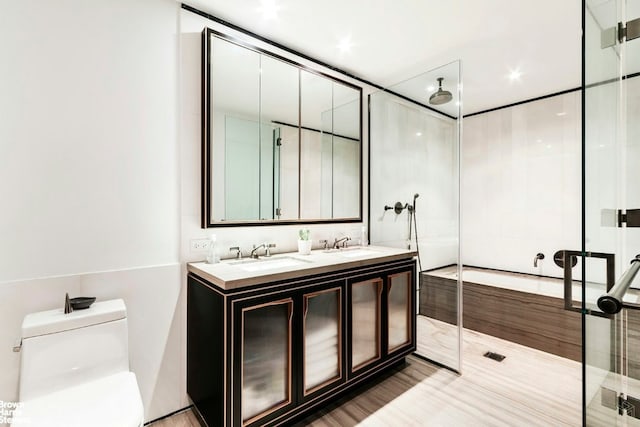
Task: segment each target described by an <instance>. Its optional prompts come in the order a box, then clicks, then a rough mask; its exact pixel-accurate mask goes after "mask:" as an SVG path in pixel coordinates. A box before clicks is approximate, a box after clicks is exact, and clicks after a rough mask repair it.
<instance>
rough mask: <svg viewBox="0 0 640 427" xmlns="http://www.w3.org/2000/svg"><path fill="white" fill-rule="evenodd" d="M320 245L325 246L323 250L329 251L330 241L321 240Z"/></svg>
mask: <svg viewBox="0 0 640 427" xmlns="http://www.w3.org/2000/svg"><path fill="white" fill-rule="evenodd" d="M320 244H321V245H322V246H323V249H325V250H327V249H329V241H328V240H327V239H322V240H320Z"/></svg>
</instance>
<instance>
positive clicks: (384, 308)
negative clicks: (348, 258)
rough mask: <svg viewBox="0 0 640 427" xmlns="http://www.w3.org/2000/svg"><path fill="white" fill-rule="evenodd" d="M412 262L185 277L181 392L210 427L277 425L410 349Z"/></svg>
mask: <svg viewBox="0 0 640 427" xmlns="http://www.w3.org/2000/svg"><path fill="white" fill-rule="evenodd" d="M414 278H415V261H414V260H412V259H406V260H403V261H395V262H389V263H381V264H376V265H372V266H368V267H362V268H358V269H350V270H343V271H337V272H332V273H330V274H324V275H316V276H312V277H300V278H297V279H291V280H287V281H284V282H271V283H265V284H263V285H259V286H253V287H251V288H239V289H235V290H223V289H221V288H219V287H217V286H216V285H213V284H212V283H210V282H208V281H206V280H204V279H202V278H201V277H199V276H198V275H196V274H194V273H189V276H188V294H187V392H188V394H189V396H190V398H191V400H192V401H193V404H194V407H195V408H196V413H197V414H198V415H199V417H200V418H201V422H203V423H206V424H207V425H209V426H225V427H231V426H243V427H244V426H258V425H260V426H263V425H282V424H287V423H289V422H290V421H291V420H292V419H293V418H299V417H301V416H303V415H304V414H306V413H308V412H310V411H312V410H313V409H314V408H317V407H319V406H322V405H325V404H326V403H327V402H328V401H329V400H332V399H335V398H336V397H337V396H338V395H339V394H341V393H342V392H344V391H346V390H347V389H349V388H350V387H352V386H354V385H356V384H360V383H362V382H363V381H365V380H367V379H369V378H371V377H373V376H374V375H375V374H376V373H377V372H379V371H381V370H383V369H385V368H388V367H390V366H392V365H394V364H396V363H398V362H400V361H401V360H402V359H403V358H404V357H405V356H406V355H407V354H409V353H411V352H413V351H414V350H415V295H416V289H415V280H414Z"/></svg>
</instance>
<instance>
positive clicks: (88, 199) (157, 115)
mask: <svg viewBox="0 0 640 427" xmlns="http://www.w3.org/2000/svg"><path fill="white" fill-rule="evenodd" d="M178 8H179V5H178V4H177V3H175V2H174V1H173V0H137V1H135V2H130V1H125V0H94V1H91V2H85V1H81V0H65V1H49V2H40V1H33V0H25V1H20V2H3V7H2V13H1V14H0V51H1V52H2V65H1V66H0V94H1V95H0V117H1V119H0V200H2V209H1V210H0V301H1V308H2V309H1V310H0V325H2V329H1V333H0V366H2V375H0V400H4V401H14V400H16V399H17V397H18V373H19V360H20V353H13V352H12V350H11V347H12V346H13V344H14V340H15V339H17V338H19V336H20V324H21V322H22V318H23V317H24V315H25V314H27V313H29V312H33V311H38V310H46V309H53V308H58V307H62V304H63V300H64V295H65V292H69V293H70V295H71V296H78V295H94V296H97V297H98V298H99V299H107V298H116V297H119V298H124V299H125V302H126V304H127V308H128V316H129V332H130V356H131V368H132V370H133V371H134V372H135V373H136V375H137V377H138V382H139V385H140V389H141V392H142V397H143V402H144V405H145V415H146V416H145V418H146V419H147V420H149V419H153V418H157V417H159V416H162V415H164V414H166V413H169V412H171V411H173V410H176V409H179V408H181V407H183V406H184V405H185V404H186V399H185V397H184V386H183V383H184V378H183V375H182V374H181V371H182V372H183V371H184V369H183V365H184V363H183V362H184V361H183V360H181V359H182V354H181V352H180V346H181V345H182V343H183V342H184V338H183V336H182V329H181V310H182V307H181V306H180V304H179V301H180V299H179V295H180V285H181V281H180V276H181V268H180V265H179V263H178V261H179V258H178V256H179V202H178V201H179V182H178V179H179V174H178V166H179V163H178V156H177V154H178V146H177V117H178V116H177V89H178V86H177V38H176V34H177V23H178V20H177V19H178Z"/></svg>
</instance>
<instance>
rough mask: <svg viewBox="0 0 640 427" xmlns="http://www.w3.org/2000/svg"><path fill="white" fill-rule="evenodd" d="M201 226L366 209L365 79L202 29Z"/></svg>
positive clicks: (357, 214) (343, 217)
mask: <svg viewBox="0 0 640 427" xmlns="http://www.w3.org/2000/svg"><path fill="white" fill-rule="evenodd" d="M203 47H204V48H203V103H202V107H203V123H202V125H203V126H202V128H203V132H202V137H203V143H202V148H203V150H202V151H203V152H202V154H203V163H202V227H203V228H205V227H215V226H224V225H239V224H242V225H262V224H273V223H283V224H284V223H289V224H290V223H295V222H306V223H309V222H358V221H361V218H362V177H361V175H362V172H361V171H362V146H361V117H362V88H359V87H357V86H353V85H350V84H348V83H345V82H340V81H337V80H336V79H334V78H332V77H329V76H326V75H323V74H320V73H318V72H315V71H313V70H310V69H306V68H304V67H302V66H300V65H299V64H297V63H295V62H293V61H291V60H289V59H286V58H283V57H280V56H277V55H275V54H271V53H269V52H266V51H264V50H261V49H258V48H256V47H254V46H250V45H248V44H246V43H244V42H239V41H237V40H231V39H229V38H227V37H226V36H224V35H222V34H220V33H217V32H215V31H213V30H211V29H205V30H204V31H203Z"/></svg>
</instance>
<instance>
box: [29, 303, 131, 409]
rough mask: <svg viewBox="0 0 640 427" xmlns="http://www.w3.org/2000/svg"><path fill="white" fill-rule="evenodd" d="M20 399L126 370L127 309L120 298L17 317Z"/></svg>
mask: <svg viewBox="0 0 640 427" xmlns="http://www.w3.org/2000/svg"><path fill="white" fill-rule="evenodd" d="M21 363H22V365H21V368H20V400H21V401H26V400H31V399H34V398H37V397H39V396H43V395H46V394H49V393H52V392H55V391H58V390H62V389H64V388H68V387H71V386H74V385H78V384H82V383H86V382H88V381H91V380H94V379H99V378H103V377H105V376H108V375H112V374H116V373H119V372H128V371H129V348H128V336H127V313H126V307H125V305H124V301H122V300H121V299H117V300H110V301H100V302H96V303H94V304H93V305H92V306H91V307H90V308H88V309H85V310H77V311H74V312H72V313H69V314H64V311H63V309H57V310H50V311H43V312H39V313H33V314H29V315H27V316H26V317H25V318H24V321H23V322H22V359H21Z"/></svg>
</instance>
